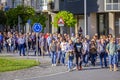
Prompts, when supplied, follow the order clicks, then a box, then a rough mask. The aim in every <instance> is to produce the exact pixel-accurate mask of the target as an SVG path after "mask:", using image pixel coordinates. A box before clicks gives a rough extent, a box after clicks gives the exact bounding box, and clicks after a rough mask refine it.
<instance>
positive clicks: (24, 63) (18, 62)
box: [0, 57, 39, 72]
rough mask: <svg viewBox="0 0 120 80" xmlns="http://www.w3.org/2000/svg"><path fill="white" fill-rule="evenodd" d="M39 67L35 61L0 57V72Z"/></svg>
mask: <svg viewBox="0 0 120 80" xmlns="http://www.w3.org/2000/svg"><path fill="white" fill-rule="evenodd" d="M36 65H39V63H38V62H36V61H35V60H30V59H29V60H28V59H14V58H8V57H3V58H2V57H0V72H5V71H13V70H19V69H24V68H29V67H32V66H36Z"/></svg>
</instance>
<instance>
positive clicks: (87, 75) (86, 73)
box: [21, 67, 120, 80]
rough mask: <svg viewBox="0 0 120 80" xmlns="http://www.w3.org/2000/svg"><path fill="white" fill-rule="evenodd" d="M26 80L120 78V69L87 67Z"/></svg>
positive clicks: (118, 79) (119, 79) (106, 79)
mask: <svg viewBox="0 0 120 80" xmlns="http://www.w3.org/2000/svg"><path fill="white" fill-rule="evenodd" d="M21 80H23V79H21ZM24 80H120V71H117V72H114V71H112V72H111V71H109V70H108V69H99V68H97V67H96V68H87V69H84V70H82V71H72V72H63V73H57V74H52V75H47V76H38V77H36V78H35V77H34V78H30V79H24Z"/></svg>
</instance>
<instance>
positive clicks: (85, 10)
mask: <svg viewBox="0 0 120 80" xmlns="http://www.w3.org/2000/svg"><path fill="white" fill-rule="evenodd" d="M86 17H87V2H86V0H84V27H85V28H84V29H85V33H84V34H85V37H86V35H87V24H86V23H87V19H86Z"/></svg>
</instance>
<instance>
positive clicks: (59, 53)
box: [57, 51, 62, 63]
mask: <svg viewBox="0 0 120 80" xmlns="http://www.w3.org/2000/svg"><path fill="white" fill-rule="evenodd" d="M57 53H58V55H57V62H58V63H60V60H61V55H62V53H61V51H58V52H57Z"/></svg>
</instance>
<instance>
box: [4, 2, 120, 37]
mask: <svg viewBox="0 0 120 80" xmlns="http://www.w3.org/2000/svg"><path fill="white" fill-rule="evenodd" d="M6 2H7V5H8V6H9V7H10V8H15V7H16V6H17V5H20V4H24V5H28V6H32V7H34V9H35V10H36V12H42V13H44V14H46V16H47V19H48V20H47V21H46V29H45V30H46V32H52V33H54V32H58V31H59V28H55V27H54V26H53V25H52V24H51V22H52V21H54V17H55V15H56V13H58V12H59V11H62V10H67V11H70V12H72V13H73V14H74V15H75V18H76V19H77V24H76V25H75V28H74V29H72V30H73V32H75V33H78V30H79V28H80V27H81V28H82V31H83V34H85V33H84V32H85V25H84V0H7V1H6ZM86 4H87V6H86V9H87V15H86V16H87V18H86V19H87V21H86V23H87V24H86V25H87V28H86V31H87V34H88V35H90V36H93V35H94V34H96V33H97V34H98V35H108V34H113V35H114V36H116V37H118V36H119V35H120V0H92V2H91V0H86ZM66 31H67V30H66ZM59 32H60V31H59ZM119 37H120V36H119Z"/></svg>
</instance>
